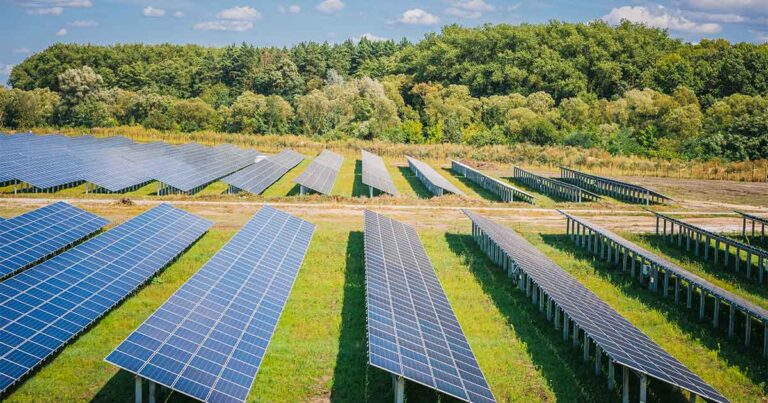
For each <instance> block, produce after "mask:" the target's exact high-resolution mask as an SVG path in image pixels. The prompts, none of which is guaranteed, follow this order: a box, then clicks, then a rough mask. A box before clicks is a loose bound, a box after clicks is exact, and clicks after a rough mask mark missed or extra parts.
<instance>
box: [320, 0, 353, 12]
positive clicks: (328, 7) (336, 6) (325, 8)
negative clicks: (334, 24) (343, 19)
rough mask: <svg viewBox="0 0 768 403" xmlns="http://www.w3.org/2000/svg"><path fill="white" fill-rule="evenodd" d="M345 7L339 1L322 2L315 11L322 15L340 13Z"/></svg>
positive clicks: (325, 0) (324, 0) (328, 0)
mask: <svg viewBox="0 0 768 403" xmlns="http://www.w3.org/2000/svg"><path fill="white" fill-rule="evenodd" d="M346 6H347V5H346V4H344V2H343V1H341V0H323V1H322V2H321V3H319V4H318V5H316V6H315V8H316V9H317V11H320V12H321V13H324V14H333V13H335V12H337V11H341V10H343V9H344V7H346Z"/></svg>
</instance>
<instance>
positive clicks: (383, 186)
mask: <svg viewBox="0 0 768 403" xmlns="http://www.w3.org/2000/svg"><path fill="white" fill-rule="evenodd" d="M362 152H363V163H362V165H363V178H362V182H363V184H364V185H366V186H368V187H369V188H375V189H378V190H379V191H381V192H384V193H389V194H391V195H392V196H397V189H396V188H395V184H394V183H393V182H392V176H391V175H390V174H389V171H387V166H386V165H385V164H384V160H383V159H381V157H379V156H378V155H376V154H373V153H369V152H368V151H365V150H362ZM371 196H373V191H372V189H371Z"/></svg>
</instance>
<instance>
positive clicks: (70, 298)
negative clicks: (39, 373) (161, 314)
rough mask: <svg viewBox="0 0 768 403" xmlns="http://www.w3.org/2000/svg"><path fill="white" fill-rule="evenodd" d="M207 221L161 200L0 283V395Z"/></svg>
mask: <svg viewBox="0 0 768 403" xmlns="http://www.w3.org/2000/svg"><path fill="white" fill-rule="evenodd" d="M210 226H211V222H209V221H208V220H205V219H202V218H199V217H197V216H194V215H192V214H190V213H187V212H184V211H183V210H179V209H176V208H174V207H172V206H170V205H168V204H161V205H159V206H157V207H155V208H153V209H151V210H149V211H147V212H145V213H142V214H140V215H138V216H136V217H134V218H132V219H130V220H128V221H126V222H125V223H123V224H120V225H118V226H117V227H115V228H113V229H111V230H109V231H107V232H104V233H103V234H100V235H99V236H96V237H94V238H91V239H90V240H88V241H86V242H83V243H81V244H80V245H78V246H76V247H75V248H72V249H70V250H68V251H66V252H64V253H62V254H60V255H57V256H55V257H53V258H51V259H49V260H46V261H45V262H43V263H40V264H38V265H36V266H34V267H32V268H30V269H27V270H26V271H24V272H22V273H19V274H17V275H16V276H14V277H11V278H9V279H7V280H5V281H3V282H2V283H0V297H1V298H0V396H2V395H3V394H4V393H5V392H6V391H7V390H8V389H9V388H10V387H11V386H13V385H14V384H16V383H17V382H19V381H20V380H21V379H22V378H23V377H25V376H26V375H27V374H28V373H29V372H30V371H32V370H33V369H35V368H37V367H38V366H40V365H41V364H42V363H43V362H45V361H46V360H47V359H49V358H50V357H51V356H52V355H54V354H55V353H56V352H57V351H59V350H60V349H61V348H63V347H64V346H65V345H66V344H67V343H68V342H70V341H71V340H73V339H74V338H75V337H76V336H77V335H79V334H80V333H82V332H83V331H85V330H86V329H87V328H88V326H90V325H91V324H92V323H94V322H95V321H96V320H98V319H99V318H101V317H102V316H103V315H105V314H106V313H107V312H109V311H110V310H111V309H112V308H113V307H114V306H116V305H117V304H119V303H120V302H121V301H122V300H123V299H125V298H126V297H127V296H128V295H130V294H131V293H132V292H133V291H135V290H136V289H137V288H138V287H140V286H141V285H142V284H144V283H146V281H147V280H149V279H150V278H151V277H152V276H153V275H155V274H156V273H157V272H158V271H160V270H161V269H162V268H163V267H165V266H167V265H168V264H169V263H170V262H171V261H172V260H173V259H174V258H175V257H176V256H178V255H179V254H180V253H182V252H183V251H184V250H185V249H187V248H188V247H189V246H190V245H191V244H192V243H193V242H194V241H196V240H197V239H198V238H200V237H201V236H202V235H203V234H204V233H205V232H206V231H207V230H208V229H209V228H210Z"/></svg>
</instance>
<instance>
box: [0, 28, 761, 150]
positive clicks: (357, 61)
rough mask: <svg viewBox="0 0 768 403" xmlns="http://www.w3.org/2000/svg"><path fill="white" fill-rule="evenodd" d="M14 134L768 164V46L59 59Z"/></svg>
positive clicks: (40, 79) (24, 80)
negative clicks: (154, 133)
mask: <svg viewBox="0 0 768 403" xmlns="http://www.w3.org/2000/svg"><path fill="white" fill-rule="evenodd" d="M9 84H10V85H11V87H12V89H0V124H1V125H2V126H5V127H9V128H29V127H40V126H72V127H111V126H117V125H142V126H144V127H147V128H153V129H160V130H168V131H184V132H191V131H200V130H215V131H225V132H238V133H252V134H265V133H274V134H280V133H297V134H305V135H308V136H313V137H315V138H321V139H339V138H350V137H352V138H361V139H383V140H387V141H392V142H399V143H441V142H450V143H462V144H472V145H493V144H512V143H518V142H528V143H533V144H539V145H558V144H565V145H573V146H581V147H595V148H601V149H604V150H607V151H609V152H611V153H614V154H625V155H630V154H633V155H642V156H651V157H661V158H686V159H696V158H701V159H706V158H712V157H720V158H725V159H730V160H746V159H765V158H768V45H767V44H763V45H754V44H747V43H739V44H731V43H729V42H727V41H725V40H714V41H709V40H705V41H702V42H701V43H698V44H689V43H683V42H681V41H679V40H676V39H672V38H670V37H669V35H668V34H667V32H665V31H663V30H658V29H653V28H648V27H645V26H643V25H638V24H632V23H628V22H624V23H622V24H620V25H618V26H609V25H607V24H605V23H603V22H592V23H588V24H570V23H562V22H550V23H548V24H538V25H527V24H523V25H517V26H512V25H504V24H501V25H485V26H481V27H477V28H463V27H459V26H456V25H451V26H447V27H445V28H443V30H442V31H441V32H440V33H434V34H429V35H427V36H426V37H425V38H424V39H422V40H421V41H419V42H417V43H410V42H408V41H406V40H403V41H400V42H394V41H370V40H368V39H366V38H361V39H360V40H357V41H352V40H349V41H346V42H343V43H340V44H328V43H322V44H321V43H314V42H308V43H301V44H298V45H296V46H293V47H290V48H257V47H254V46H251V45H248V44H240V45H231V46H227V47H224V48H208V47H201V46H195V45H114V46H93V45H75V44H56V45H53V46H51V47H50V48H48V49H46V50H44V51H42V52H40V53H38V54H35V55H33V56H31V57H30V58H28V59H26V60H25V61H24V62H22V63H21V64H19V65H18V66H16V67H14V69H13V70H12V72H11V76H10V79H9Z"/></svg>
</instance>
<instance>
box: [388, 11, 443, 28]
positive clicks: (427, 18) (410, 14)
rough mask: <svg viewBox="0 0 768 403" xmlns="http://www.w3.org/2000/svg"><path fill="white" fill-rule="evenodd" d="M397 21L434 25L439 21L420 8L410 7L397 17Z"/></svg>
mask: <svg viewBox="0 0 768 403" xmlns="http://www.w3.org/2000/svg"><path fill="white" fill-rule="evenodd" d="M397 22H399V23H401V24H412V25H435V24H437V23H438V22H440V19H439V18H437V17H436V16H435V15H432V14H430V13H428V12H426V11H424V10H422V9H420V8H412V9H410V10H406V11H405V12H404V13H403V15H401V16H400V18H398V19H397Z"/></svg>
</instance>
